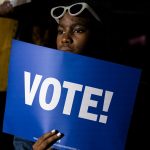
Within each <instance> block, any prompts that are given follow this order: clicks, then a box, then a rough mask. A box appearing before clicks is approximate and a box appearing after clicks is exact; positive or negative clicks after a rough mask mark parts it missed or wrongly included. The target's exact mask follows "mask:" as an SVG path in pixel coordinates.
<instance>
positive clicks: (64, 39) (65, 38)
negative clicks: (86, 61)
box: [62, 32, 73, 44]
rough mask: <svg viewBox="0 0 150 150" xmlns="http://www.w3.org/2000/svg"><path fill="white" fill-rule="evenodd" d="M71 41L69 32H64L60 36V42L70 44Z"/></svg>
mask: <svg viewBox="0 0 150 150" xmlns="http://www.w3.org/2000/svg"><path fill="white" fill-rule="evenodd" d="M72 42H73V39H72V36H71V35H70V34H69V33H67V32H65V33H64V34H63V37H62V43H63V44H65V43H66V44H71V43H72Z"/></svg>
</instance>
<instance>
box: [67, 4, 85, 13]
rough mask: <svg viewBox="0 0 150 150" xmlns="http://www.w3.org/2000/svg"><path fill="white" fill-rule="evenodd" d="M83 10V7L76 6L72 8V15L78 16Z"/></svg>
mask: <svg viewBox="0 0 150 150" xmlns="http://www.w3.org/2000/svg"><path fill="white" fill-rule="evenodd" d="M81 9H82V5H81V4H78V5H74V6H72V7H71V8H70V13H71V14H76V13H78V12H80V10H81Z"/></svg>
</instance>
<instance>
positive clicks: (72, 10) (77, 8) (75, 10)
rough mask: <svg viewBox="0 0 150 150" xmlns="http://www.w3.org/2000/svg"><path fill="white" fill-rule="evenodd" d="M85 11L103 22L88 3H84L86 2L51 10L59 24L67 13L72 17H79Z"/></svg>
mask: <svg viewBox="0 0 150 150" xmlns="http://www.w3.org/2000/svg"><path fill="white" fill-rule="evenodd" d="M85 9H87V10H88V11H89V12H90V13H91V14H92V15H93V16H94V17H95V19H97V20H98V21H100V22H101V20H100V18H99V16H98V15H97V14H96V12H95V11H94V10H93V9H92V8H91V7H90V6H89V5H88V4H87V3H84V2H81V3H75V4H73V5H70V6H57V7H54V8H52V9H51V16H52V17H53V18H54V19H55V20H56V22H57V23H59V19H60V18H61V17H63V16H64V14H65V13H66V11H68V13H69V14H70V15H71V16H77V15H79V14H81V13H82V12H83V11H84V10H85Z"/></svg>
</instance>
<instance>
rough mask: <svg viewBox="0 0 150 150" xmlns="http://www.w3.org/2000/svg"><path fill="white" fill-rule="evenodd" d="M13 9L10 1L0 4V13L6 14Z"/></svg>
mask: <svg viewBox="0 0 150 150" xmlns="http://www.w3.org/2000/svg"><path fill="white" fill-rule="evenodd" d="M12 10H13V6H12V4H11V3H10V1H5V2H3V3H2V4H1V5H0V15H6V14H8V13H9V12H11V11H12Z"/></svg>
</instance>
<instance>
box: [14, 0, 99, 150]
mask: <svg viewBox="0 0 150 150" xmlns="http://www.w3.org/2000/svg"><path fill="white" fill-rule="evenodd" d="M51 16H52V17H53V18H54V19H55V20H56V22H57V23H58V28H57V31H58V32H57V38H56V45H57V49H58V50H62V51H65V52H72V53H77V54H82V55H88V56H93V55H95V54H96V53H95V51H94V49H96V48H97V49H99V48H98V47H97V46H98V45H102V44H101V43H100V44H99V42H98V41H97V40H96V39H97V33H98V35H100V33H99V31H100V29H101V26H102V22H101V19H100V17H99V16H98V15H97V13H96V12H95V11H94V10H93V8H92V7H91V6H90V5H89V4H87V3H84V2H78V3H73V4H71V5H67V6H57V7H54V8H52V9H51ZM98 38H100V37H98ZM100 39H101V38H100ZM63 136H64V134H63V133H61V132H59V131H56V130H53V131H51V132H48V133H46V134H44V135H43V136H42V137H40V138H39V139H38V140H37V142H35V143H32V142H26V141H23V140H21V139H19V138H16V137H15V139H14V146H15V149H16V150H23V149H33V150H46V149H48V148H49V149H51V148H50V147H51V146H52V145H53V144H54V143H55V142H56V141H57V140H59V139H61V138H62V137H63ZM27 147H28V148H27Z"/></svg>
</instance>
